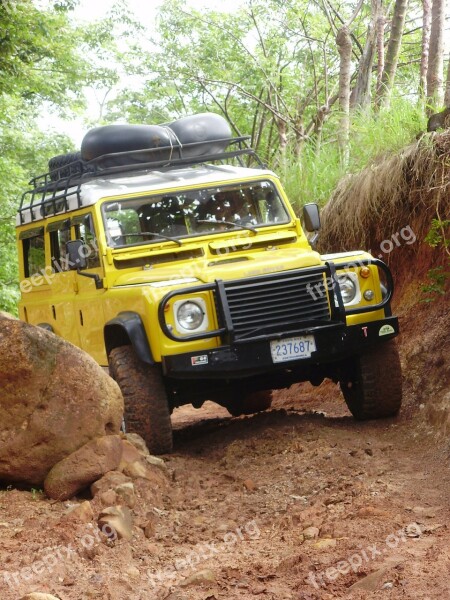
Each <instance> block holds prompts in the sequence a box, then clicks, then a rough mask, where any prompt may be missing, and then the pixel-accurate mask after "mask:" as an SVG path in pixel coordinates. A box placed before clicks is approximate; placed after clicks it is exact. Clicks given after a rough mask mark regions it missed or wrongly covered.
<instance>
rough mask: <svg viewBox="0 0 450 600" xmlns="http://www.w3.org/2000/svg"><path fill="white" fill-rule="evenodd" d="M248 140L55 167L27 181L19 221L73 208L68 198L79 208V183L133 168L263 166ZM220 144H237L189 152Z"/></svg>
mask: <svg viewBox="0 0 450 600" xmlns="http://www.w3.org/2000/svg"><path fill="white" fill-rule="evenodd" d="M249 139H250V136H241V137H236V138H226V139H219V140H213V141H207V142H192V143H189V144H183V145H180V146H161V147H158V148H145V149H141V150H131V151H127V152H114V153H110V154H104V155H102V156H98V157H97V158H94V159H92V160H89V161H83V160H81V159H80V160H76V161H73V162H71V163H67V164H66V165H63V166H61V167H59V168H58V169H54V170H53V171H49V172H48V173H45V174H43V175H39V176H37V177H34V178H33V179H31V180H30V182H29V183H30V186H32V189H30V190H27V191H26V192H25V193H24V194H23V195H22V199H21V202H20V206H19V210H18V214H19V221H20V224H21V225H22V224H24V222H25V221H26V222H34V221H36V220H39V219H42V218H43V217H48V216H53V215H56V214H58V213H61V212H63V213H64V212H68V211H69V210H74V207H73V206H69V200H70V198H74V199H75V201H76V207H75V208H81V207H82V200H81V186H82V185H83V184H84V183H86V182H87V181H90V180H92V179H95V178H97V177H105V176H107V175H121V174H123V173H129V172H134V171H156V170H162V169H171V168H175V167H181V166H192V165H195V164H203V163H206V162H217V161H220V162H224V161H227V160H230V159H233V158H237V160H238V163H239V165H240V166H242V167H243V166H245V165H244V163H243V161H242V157H244V156H250V157H252V158H253V159H254V160H255V161H256V162H257V163H258V166H259V167H260V168H264V167H265V166H266V165H265V164H264V163H263V162H262V161H261V159H260V158H259V156H258V155H257V154H256V152H255V151H254V150H253V149H252V148H249V147H248V146H247V145H246V144H244V143H245V142H246V141H247V140H249ZM221 144H222V145H224V147H225V148H227V147H228V146H237V148H235V149H233V150H228V151H227V150H224V151H221V152H213V153H210V154H202V155H201V156H194V155H192V151H194V152H195V150H201V149H205V148H207V147H208V146H209V147H211V146H217V145H221ZM167 152H169V158H165V159H164V160H161V159H160V158H159V156H161V155H162V154H163V153H167ZM152 156H154V157H155V159H154V160H153V159H152V158H151V157H152ZM127 159H128V160H129V161H130V162H129V163H128V164H123V165H120V164H119V165H117V164H116V165H114V163H115V162H116V163H117V162H121V161H123V162H125V163H126V161H127ZM67 173H68V175H67ZM61 175H63V176H61ZM25 212H27V213H28V214H29V220H28V219H27V220H25Z"/></svg>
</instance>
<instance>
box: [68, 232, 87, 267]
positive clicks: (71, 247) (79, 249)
mask: <svg viewBox="0 0 450 600" xmlns="http://www.w3.org/2000/svg"><path fill="white" fill-rule="evenodd" d="M83 247H84V242H83V240H72V241H71V242H67V243H66V252H67V255H68V257H69V269H70V270H71V271H80V270H81V269H86V267H87V260H86V257H85V256H84V255H83Z"/></svg>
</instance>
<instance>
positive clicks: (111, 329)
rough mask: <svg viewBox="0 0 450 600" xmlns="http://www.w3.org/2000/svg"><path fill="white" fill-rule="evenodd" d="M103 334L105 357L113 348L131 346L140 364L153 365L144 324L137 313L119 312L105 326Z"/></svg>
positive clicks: (153, 361)
mask: <svg viewBox="0 0 450 600" xmlns="http://www.w3.org/2000/svg"><path fill="white" fill-rule="evenodd" d="M103 332H104V338H105V347H106V354H107V356H109V353H110V352H111V350H113V349H114V348H117V347H118V346H126V345H127V344H131V345H132V346H133V350H134V351H135V352H136V356H137V357H138V358H139V359H140V360H142V362H145V363H147V364H149V365H154V364H155V360H154V359H153V356H152V352H151V350H150V345H149V343H148V339H147V334H146V333H145V328H144V324H143V322H142V319H141V317H140V315H139V314H138V313H135V312H132V311H124V312H120V313H119V314H118V315H117V317H114V319H111V320H110V321H108V322H107V323H106V324H105V327H104V330H103Z"/></svg>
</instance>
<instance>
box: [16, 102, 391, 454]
mask: <svg viewBox="0 0 450 600" xmlns="http://www.w3.org/2000/svg"><path fill="white" fill-rule="evenodd" d="M246 144H247V142H246V138H243V137H240V138H232V137H231V131H230V130H229V127H228V124H227V123H226V121H225V120H224V119H222V118H221V117H220V116H218V115H214V114H211V113H204V114H201V115H194V116H192V117H186V118H184V119H180V120H178V121H175V122H174V123H171V124H169V125H164V126H156V125H153V126H152V125H147V126H146V125H113V126H105V127H99V128H96V129H94V130H92V131H90V132H88V134H87V135H86V136H85V138H84V140H83V144H82V146H81V152H80V153H77V154H71V155H62V156H58V157H55V158H53V159H51V160H50V162H49V168H50V171H49V173H47V174H45V175H43V176H40V177H36V178H35V179H33V180H32V181H31V187H30V189H29V190H28V191H26V192H25V194H24V195H23V198H22V202H21V205H20V209H19V211H18V215H17V244H18V252H19V263H20V287H21V293H22V298H21V302H20V316H21V318H22V319H23V320H24V321H26V322H28V323H32V324H34V325H39V326H41V327H45V328H46V329H48V330H50V331H52V332H53V333H54V334H56V335H59V336H62V337H63V338H64V339H66V340H68V341H69V342H72V343H73V344H75V345H77V346H79V347H80V348H83V349H84V350H85V351H86V352H88V353H89V354H90V355H91V356H92V357H94V359H95V360H96V361H98V363H99V364H100V365H103V366H108V365H109V369H110V373H111V375H112V377H113V378H114V379H115V380H116V381H117V382H118V384H119V386H120V387H121V389H122V392H123V396H124V399H125V419H124V420H125V426H126V427H127V428H128V429H129V430H130V431H135V432H137V433H140V434H141V435H142V436H143V437H144V438H145V440H146V441H147V443H148V446H149V448H150V450H151V452H153V453H165V452H169V451H170V450H171V448H172V428H171V420H170V415H171V412H172V410H173V409H174V408H175V407H177V406H180V405H183V404H186V403H192V404H193V405H194V406H195V407H201V406H202V404H203V403H204V402H205V401H206V400H213V401H215V402H217V403H219V404H221V405H223V406H225V407H226V408H227V409H228V410H229V412H230V413H231V414H232V415H241V414H249V413H252V412H257V411H260V410H265V409H267V408H268V407H269V406H270V403H271V391H272V390H274V389H281V388H286V387H289V386H291V385H292V384H293V383H296V382H301V381H311V382H312V383H313V384H314V385H318V384H319V383H320V382H321V381H322V380H323V379H324V378H325V377H328V378H331V379H333V380H334V381H336V382H339V383H340V386H341V389H342V392H343V396H344V399H345V401H346V402H347V405H348V407H349V409H350V411H351V412H352V414H353V415H354V416H355V417H356V418H357V419H372V418H377V417H385V416H389V415H393V414H395V413H397V412H398V410H399V408H400V405H401V396H402V389H401V370H400V362H399V358H398V353H397V349H396V345H395V341H394V340H393V338H394V337H395V336H396V335H397V333H398V321H397V318H396V317H395V316H392V314H391V310H390V300H391V297H392V293H393V283H392V277H391V274H390V271H389V269H388V268H387V266H386V265H385V264H384V263H383V262H382V261H380V260H378V259H375V258H373V257H372V256H371V255H370V254H368V253H367V252H364V251H355V252H350V253H340V254H333V255H325V256H321V255H320V254H319V253H318V252H316V251H315V250H314V249H313V247H312V245H311V243H310V241H308V238H307V236H306V234H305V231H306V232H310V233H311V234H312V235H313V237H316V236H317V231H318V230H319V227H320V220H319V212H318V208H317V206H316V205H315V204H308V205H306V206H305V207H304V209H303V224H304V225H303V227H302V225H301V222H300V220H299V218H298V217H297V216H296V214H295V212H294V211H293V209H292V207H291V205H290V204H289V201H288V198H287V197H286V194H285V192H284V191H283V188H282V185H281V183H280V181H279V179H278V177H277V176H276V175H275V174H274V173H273V172H272V171H270V170H268V169H267V168H265V167H264V165H262V164H261V163H260V162H258V159H257V157H256V155H255V153H254V152H253V151H252V150H251V149H250V148H248V147H247V145H246ZM248 164H254V165H256V166H254V167H252V168H250V167H248V166H246V165H248ZM313 242H314V240H313Z"/></svg>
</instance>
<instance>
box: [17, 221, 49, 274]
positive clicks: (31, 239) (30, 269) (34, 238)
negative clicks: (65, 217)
mask: <svg viewBox="0 0 450 600" xmlns="http://www.w3.org/2000/svg"><path fill="white" fill-rule="evenodd" d="M21 238H22V245H23V259H24V274H25V277H31V276H32V275H36V274H37V273H43V272H44V270H45V242H44V228H43V227H41V228H39V229H37V230H36V229H34V230H32V231H26V232H24V233H23V234H22V236H21Z"/></svg>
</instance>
